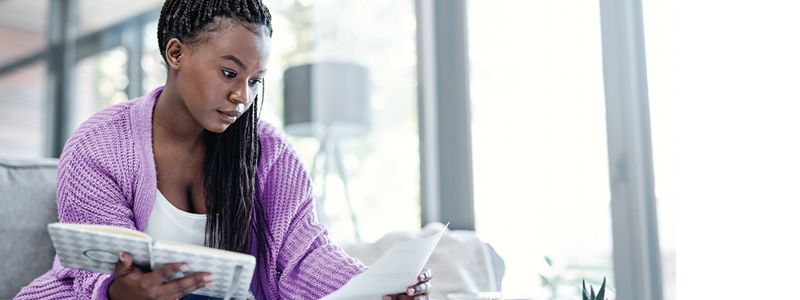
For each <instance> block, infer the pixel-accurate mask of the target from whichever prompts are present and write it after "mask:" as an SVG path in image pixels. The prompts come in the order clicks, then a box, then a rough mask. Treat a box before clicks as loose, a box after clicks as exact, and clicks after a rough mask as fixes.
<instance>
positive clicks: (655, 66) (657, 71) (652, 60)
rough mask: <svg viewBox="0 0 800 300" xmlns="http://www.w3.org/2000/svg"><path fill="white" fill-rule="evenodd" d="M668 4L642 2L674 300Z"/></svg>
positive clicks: (662, 224)
mask: <svg viewBox="0 0 800 300" xmlns="http://www.w3.org/2000/svg"><path fill="white" fill-rule="evenodd" d="M669 11H670V3H669V2H661V1H651V0H643V1H642V15H643V17H642V19H643V22H644V35H645V52H646V59H647V84H648V93H649V99H650V128H651V131H652V143H653V173H654V176H655V192H656V202H657V203H656V204H657V207H658V231H659V234H658V238H659V243H660V246H661V270H662V282H663V291H664V299H665V300H674V299H675V297H676V295H675V294H676V293H675V276H676V273H675V268H676V260H675V259H676V245H675V231H674V229H675V228H674V224H675V223H674V220H673V214H674V201H675V198H674V197H673V195H672V172H671V171H672V169H671V168H672V162H671V158H672V153H671V145H670V143H669V141H670V128H671V126H670V108H669V106H668V101H670V99H671V98H672V96H671V90H670V88H671V82H670V56H669V54H670V53H669V49H670V33H669V31H668V30H669V27H670V24H669V14H667V13H664V12H669Z"/></svg>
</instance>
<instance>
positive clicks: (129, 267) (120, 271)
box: [114, 252, 136, 277]
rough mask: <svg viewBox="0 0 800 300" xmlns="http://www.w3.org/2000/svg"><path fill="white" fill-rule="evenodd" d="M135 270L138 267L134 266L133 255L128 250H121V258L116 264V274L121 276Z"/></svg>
mask: <svg viewBox="0 0 800 300" xmlns="http://www.w3.org/2000/svg"><path fill="white" fill-rule="evenodd" d="M135 270H136V267H134V266H133V257H131V255H130V254H128V253H127V252H120V253H119V260H117V264H116V266H114V275H116V276H117V277H121V276H125V275H127V274H128V273H131V272H133V271H135Z"/></svg>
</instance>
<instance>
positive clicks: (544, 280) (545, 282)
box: [539, 274, 550, 286]
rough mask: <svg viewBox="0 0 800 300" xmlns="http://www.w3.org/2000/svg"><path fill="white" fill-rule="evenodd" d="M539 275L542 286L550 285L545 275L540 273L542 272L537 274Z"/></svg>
mask: <svg viewBox="0 0 800 300" xmlns="http://www.w3.org/2000/svg"><path fill="white" fill-rule="evenodd" d="M539 277H541V278H542V286H548V285H550V280H547V277H545V276H544V275H542V274H539Z"/></svg>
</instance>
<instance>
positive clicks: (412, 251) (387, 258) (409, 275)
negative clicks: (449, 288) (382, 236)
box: [322, 226, 447, 300]
mask: <svg viewBox="0 0 800 300" xmlns="http://www.w3.org/2000/svg"><path fill="white" fill-rule="evenodd" d="M445 231H447V226H445V228H444V229H443V230H442V231H440V232H436V233H434V234H432V235H430V236H427V237H423V238H420V239H414V240H407V241H399V242H396V243H394V244H393V245H392V246H391V247H390V248H389V250H387V251H386V252H385V253H384V254H383V255H381V257H380V258H378V261H376V262H375V263H374V264H372V266H370V267H369V269H368V270H367V271H365V272H364V273H361V274H359V275H357V276H356V277H353V278H352V279H350V281H348V282H347V284H345V285H344V286H343V287H341V288H340V289H338V290H336V291H335V292H333V293H331V294H329V295H327V296H325V297H323V298H322V299H323V300H335V299H380V296H382V295H388V294H399V293H405V291H406V288H408V286H410V285H413V284H415V283H417V276H418V275H419V273H420V272H421V271H422V268H423V267H424V266H425V263H426V262H428V258H430V257H431V254H433V249H434V248H436V244H437V243H439V240H440V239H441V238H442V235H444V232H445ZM376 297H377V298H376Z"/></svg>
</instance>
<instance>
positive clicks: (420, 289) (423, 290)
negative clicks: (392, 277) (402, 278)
mask: <svg viewBox="0 0 800 300" xmlns="http://www.w3.org/2000/svg"><path fill="white" fill-rule="evenodd" d="M430 291H431V283H430V282H427V281H426V282H422V283H419V284H417V285H413V286H410V287H408V289H406V295H408V296H416V295H421V294H427V293H429V292H430Z"/></svg>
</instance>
